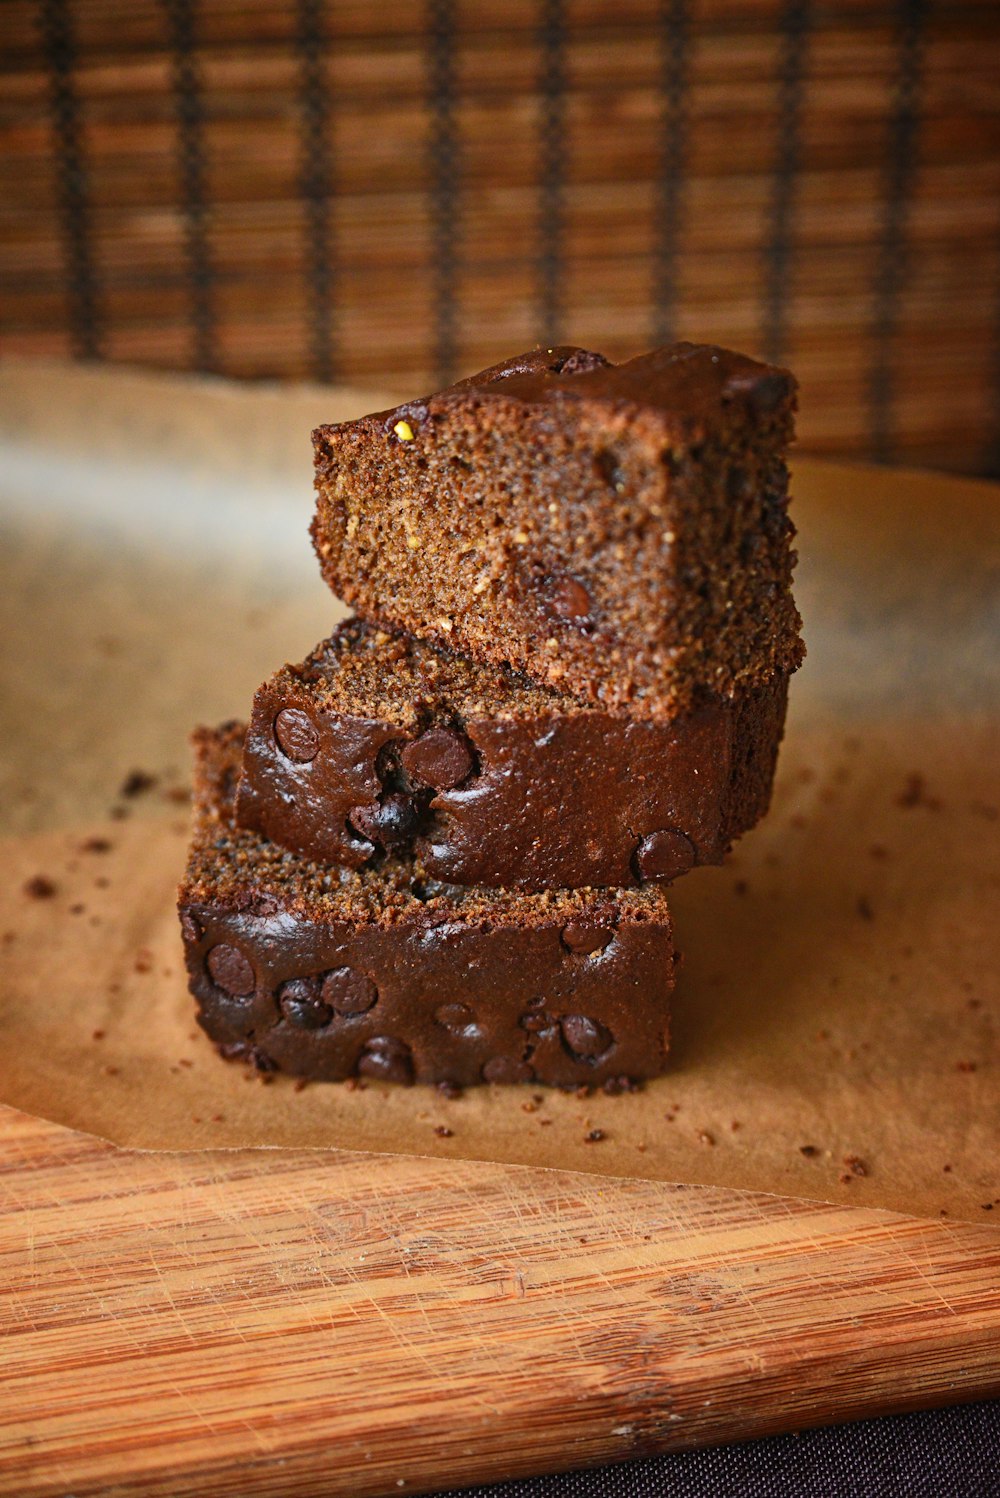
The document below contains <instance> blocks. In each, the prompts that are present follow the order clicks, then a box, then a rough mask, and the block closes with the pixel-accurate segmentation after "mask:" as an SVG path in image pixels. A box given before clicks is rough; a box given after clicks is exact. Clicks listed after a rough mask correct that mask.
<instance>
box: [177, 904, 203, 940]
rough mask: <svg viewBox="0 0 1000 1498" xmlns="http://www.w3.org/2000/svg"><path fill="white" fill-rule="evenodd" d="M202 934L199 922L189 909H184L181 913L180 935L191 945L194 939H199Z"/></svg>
mask: <svg viewBox="0 0 1000 1498" xmlns="http://www.w3.org/2000/svg"><path fill="white" fill-rule="evenodd" d="M204 934H205V933H204V931H203V930H202V925H201V922H200V921H199V920H198V919H197V917H196V916H193V915H192V914H191V912H190V910H185V911H184V912H183V914H182V915H181V935H182V936H183V937H184V940H185V941H186V942H189V943H190V944H191V945H193V944H194V943H195V942H196V941H201V939H202V937H203V936H204Z"/></svg>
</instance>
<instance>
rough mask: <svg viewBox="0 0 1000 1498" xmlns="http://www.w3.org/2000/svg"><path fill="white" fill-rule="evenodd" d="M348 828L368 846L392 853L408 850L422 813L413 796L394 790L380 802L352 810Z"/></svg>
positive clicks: (373, 802)
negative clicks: (375, 844) (374, 844)
mask: <svg viewBox="0 0 1000 1498" xmlns="http://www.w3.org/2000/svg"><path fill="white" fill-rule="evenodd" d="M349 825H350V826H351V827H353V828H354V830H355V832H357V833H358V834H359V835H360V836H361V837H363V838H364V839H365V840H366V841H367V842H369V843H379V844H380V845H381V846H382V847H383V848H387V849H388V850H389V852H390V853H391V852H394V851H397V850H400V849H404V848H406V846H407V845H408V843H409V842H410V840H411V839H412V838H413V837H414V836H415V835H416V833H417V831H418V829H419V826H420V811H419V809H418V807H417V804H416V802H415V801H414V800H413V797H412V796H404V795H403V794H402V793H401V792H398V791H394V792H393V794H392V795H390V796H386V797H384V798H383V800H381V801H370V802H369V803H368V805H367V806H355V807H354V808H353V809H352V810H351V814H350V821H349Z"/></svg>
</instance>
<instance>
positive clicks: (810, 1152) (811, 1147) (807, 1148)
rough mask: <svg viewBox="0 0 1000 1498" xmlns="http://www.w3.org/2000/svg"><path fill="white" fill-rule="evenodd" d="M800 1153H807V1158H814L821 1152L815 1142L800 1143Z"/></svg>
mask: <svg viewBox="0 0 1000 1498" xmlns="http://www.w3.org/2000/svg"><path fill="white" fill-rule="evenodd" d="M799 1154H800V1155H805V1157H806V1159H807V1160H814V1159H815V1158H816V1156H817V1155H818V1154H819V1147H818V1146H817V1145H815V1144H800V1145H799Z"/></svg>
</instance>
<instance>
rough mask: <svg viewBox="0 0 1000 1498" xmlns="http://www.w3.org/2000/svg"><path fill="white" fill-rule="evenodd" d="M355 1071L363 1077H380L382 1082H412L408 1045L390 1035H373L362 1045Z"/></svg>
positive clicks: (411, 1063)
mask: <svg viewBox="0 0 1000 1498" xmlns="http://www.w3.org/2000/svg"><path fill="white" fill-rule="evenodd" d="M355 1071H357V1072H358V1073H359V1074H360V1075H361V1076H364V1077H380V1078H381V1079H382V1081H383V1082H406V1083H409V1082H412V1081H413V1057H412V1056H411V1054H410V1047H409V1046H408V1045H407V1044H406V1042H405V1041H402V1040H396V1039H395V1037H394V1036H392V1035H373V1036H372V1038H371V1040H369V1041H368V1043H367V1045H365V1046H364V1047H363V1049H362V1051H361V1055H360V1056H359V1057H358V1062H357V1066H356V1067H355Z"/></svg>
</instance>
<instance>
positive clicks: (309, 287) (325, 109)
mask: <svg viewBox="0 0 1000 1498" xmlns="http://www.w3.org/2000/svg"><path fill="white" fill-rule="evenodd" d="M325 11H326V6H325V0H298V13H297V25H296V32H295V46H296V49H297V52H298V58H299V118H300V147H299V148H300V152H301V167H300V172H299V196H300V198H301V199H302V212H303V216H304V219H305V225H304V229H305V258H304V265H303V268H304V274H305V281H306V306H307V325H308V326H307V342H308V345H309V361H310V368H311V371H312V374H313V376H314V378H315V379H317V380H323V381H325V382H327V383H330V382H331V381H332V380H333V379H334V377H335V374H336V368H337V359H336V357H335V351H334V322H335V315H336V314H335V305H334V302H335V295H336V283H335V250H334V231H333V153H332V148H331V139H330V113H331V107H330V95H329V93H328V90H327V83H326V66H325V63H326V55H327V51H328V47H329V39H328V36H327V31H326V26H325V24H324V23H325Z"/></svg>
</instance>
